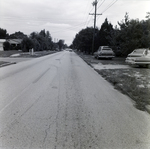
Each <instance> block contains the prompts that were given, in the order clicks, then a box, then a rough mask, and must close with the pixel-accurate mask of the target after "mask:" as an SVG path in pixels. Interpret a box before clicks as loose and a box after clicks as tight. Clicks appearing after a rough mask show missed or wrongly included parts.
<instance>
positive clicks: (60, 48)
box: [58, 40, 64, 50]
mask: <svg viewBox="0 0 150 149" xmlns="http://www.w3.org/2000/svg"><path fill="white" fill-rule="evenodd" d="M58 46H59V50H62V48H63V46H64V40H59V41H58Z"/></svg>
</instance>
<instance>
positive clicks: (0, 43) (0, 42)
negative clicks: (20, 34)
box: [0, 39, 22, 51]
mask: <svg viewBox="0 0 150 149" xmlns="http://www.w3.org/2000/svg"><path fill="white" fill-rule="evenodd" d="M6 41H7V42H9V43H10V45H11V47H17V46H19V45H20V44H21V42H22V39H0V51H4V47H3V43H4V42H6ZM10 50H12V49H10Z"/></svg>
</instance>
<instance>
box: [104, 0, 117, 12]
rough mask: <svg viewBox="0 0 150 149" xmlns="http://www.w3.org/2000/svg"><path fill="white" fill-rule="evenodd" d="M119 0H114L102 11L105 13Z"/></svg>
mask: <svg viewBox="0 0 150 149" xmlns="http://www.w3.org/2000/svg"><path fill="white" fill-rule="evenodd" d="M117 1H118V0H115V1H114V2H112V3H110V4H109V5H108V7H107V8H106V9H105V10H103V11H102V13H104V12H105V11H107V10H108V9H109V8H110V7H112V6H113V5H114V4H115V3H116V2H117Z"/></svg>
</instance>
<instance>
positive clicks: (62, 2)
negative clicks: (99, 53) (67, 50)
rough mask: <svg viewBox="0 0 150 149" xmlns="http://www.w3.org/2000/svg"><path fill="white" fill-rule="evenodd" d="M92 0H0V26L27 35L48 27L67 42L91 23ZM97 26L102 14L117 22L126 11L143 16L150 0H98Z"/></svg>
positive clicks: (141, 17) (69, 42) (148, 9)
mask: <svg viewBox="0 0 150 149" xmlns="http://www.w3.org/2000/svg"><path fill="white" fill-rule="evenodd" d="M93 1H94V0H0V28H3V29H6V30H7V32H8V33H9V34H12V33H15V32H17V31H21V32H23V33H24V34H27V35H29V34H30V33H32V32H34V31H35V32H40V31H41V30H42V29H45V30H46V31H49V32H50V34H51V36H52V38H53V41H57V40H59V39H64V40H65V43H66V44H68V45H70V44H71V43H72V41H73V39H74V37H75V35H76V33H78V32H79V31H80V30H81V29H83V28H86V27H87V26H88V27H91V26H93V21H94V17H93V16H92V15H89V13H94V7H93V5H92V2H93ZM97 8H98V9H97V13H99V14H101V13H102V15H100V16H97V23H96V25H97V27H98V28H100V27H101V24H102V23H103V22H104V20H105V18H107V19H108V21H109V22H111V23H112V25H113V26H115V25H117V22H118V21H121V20H122V19H124V16H125V13H126V12H128V13H129V18H130V19H137V18H138V19H139V20H143V19H145V16H146V13H147V12H150V0H98V5H97Z"/></svg>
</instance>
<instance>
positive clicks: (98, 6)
mask: <svg viewBox="0 0 150 149" xmlns="http://www.w3.org/2000/svg"><path fill="white" fill-rule="evenodd" d="M104 2H105V0H103V1H102V3H101V4H100V5H99V6H98V8H99V7H100V6H102V5H103V3H104ZM98 8H97V9H98Z"/></svg>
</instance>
